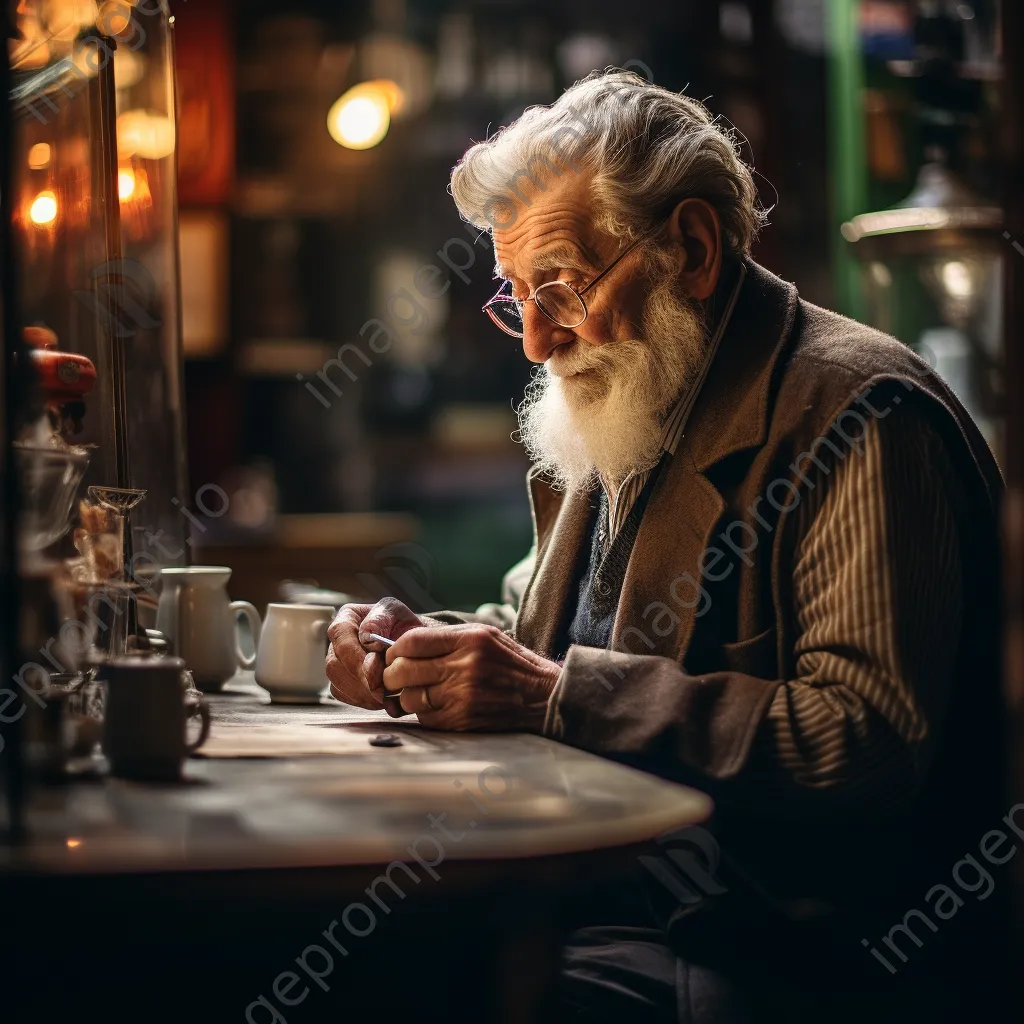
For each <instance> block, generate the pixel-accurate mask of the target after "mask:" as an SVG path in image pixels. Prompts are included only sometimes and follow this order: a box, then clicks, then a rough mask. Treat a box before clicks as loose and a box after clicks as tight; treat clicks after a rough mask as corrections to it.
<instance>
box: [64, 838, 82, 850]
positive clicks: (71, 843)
mask: <svg viewBox="0 0 1024 1024" xmlns="http://www.w3.org/2000/svg"><path fill="white" fill-rule="evenodd" d="M66 844H67V848H68V849H69V850H74V849H77V848H78V847H79V846H81V845H82V840H81V839H77V838H71V839H68V840H66Z"/></svg>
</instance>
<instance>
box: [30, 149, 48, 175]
mask: <svg viewBox="0 0 1024 1024" xmlns="http://www.w3.org/2000/svg"><path fill="white" fill-rule="evenodd" d="M50 155H51V154H50V144H49V143H48V142H37V143H36V144H35V145H34V146H33V147H32V148H31V149H30V150H29V151H28V165H29V167H31V168H32V170H33V171H41V170H42V169H43V168H44V167H48V166H49V164H50Z"/></svg>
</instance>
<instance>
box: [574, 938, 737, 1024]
mask: <svg viewBox="0 0 1024 1024" xmlns="http://www.w3.org/2000/svg"><path fill="white" fill-rule="evenodd" d="M563 957H564V958H563V961H562V995H561V1002H560V1007H559V1008H560V1010H561V1013H562V1016H561V1018H560V1019H564V1020H566V1021H577V1022H579V1024H583V1022H586V1024H605V1022H607V1024H613V1022H614V1024H753V1022H754V1021H755V1020H756V1018H755V1017H754V1016H753V1015H752V1011H751V1008H750V1006H749V1005H748V1003H749V1000H748V999H747V997H746V996H745V995H744V994H743V992H742V991H740V988H739V986H737V985H736V984H735V983H733V982H731V981H730V980H729V979H727V978H726V977H725V976H724V975H722V974H720V973H718V972H717V971H714V970H711V969H710V968H707V967H701V966H699V965H697V964H692V963H689V962H687V961H686V960H684V959H683V958H682V957H679V956H677V955H676V954H675V953H674V952H673V951H672V950H671V949H670V948H669V947H668V946H667V945H666V943H665V934H664V932H662V931H660V930H659V929H656V928H641V927H621V926H620V927H616V926H609V927H589V928H581V929H580V930H579V931H577V932H575V933H573V935H572V936H571V938H570V941H569V943H568V944H567V945H566V947H565V949H564V952H563Z"/></svg>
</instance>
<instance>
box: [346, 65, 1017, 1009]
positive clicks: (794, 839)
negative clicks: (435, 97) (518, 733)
mask: <svg viewBox="0 0 1024 1024" xmlns="http://www.w3.org/2000/svg"><path fill="white" fill-rule="evenodd" d="M452 194H453V196H454V198H455V202H456V204H457V205H458V208H459V211H460V213H461V214H462V215H463V217H464V218H466V219H467V220H469V221H470V222H472V223H473V224H475V225H477V226H479V227H481V228H486V229H488V230H490V231H491V232H492V234H493V240H494V250H495V253H496V256H497V264H496V269H497V275H498V276H499V277H500V278H501V279H502V284H501V288H500V289H499V291H498V293H497V295H495V297H494V298H493V299H492V300H491V301H490V302H489V303H488V304H487V306H486V307H485V308H486V311H487V313H488V314H489V315H490V316H491V319H492V320H494V322H495V324H496V325H497V327H500V328H501V329H502V330H504V331H506V332H507V333H509V334H513V335H515V336H516V337H520V338H522V341H523V349H524V352H525V354H526V356H527V357H528V358H529V359H530V360H532V361H533V362H535V363H537V364H538V365H539V371H538V374H537V376H536V377H535V378H534V380H533V382H532V384H531V386H530V388H529V390H528V393H527V395H526V399H525V401H524V403H523V405H522V407H521V408H520V411H519V418H520V428H521V436H522V440H523V443H524V444H525V446H526V448H527V451H528V452H529V454H530V455H531V457H532V460H533V463H534V466H533V469H532V470H531V472H530V474H529V478H528V483H529V488H530V493H531V499H532V510H533V517H534V524H535V543H534V545H533V550H532V551H531V553H530V556H529V558H528V559H527V560H526V561H525V562H523V563H521V564H520V565H519V566H517V567H515V569H513V570H512V571H511V572H510V574H509V575H508V577H506V585H505V595H504V596H505V602H504V603H503V604H500V605H487V606H484V607H483V608H481V609H479V610H478V611H477V612H476V613H475V614H461V613H438V614H434V615H429V616H422V617H420V616H417V615H415V614H413V613H412V612H411V611H410V610H409V609H407V608H406V607H404V606H402V605H400V604H399V603H398V602H396V601H393V600H385V601H382V602H381V603H379V604H377V605H375V606H373V607H370V606H368V605H348V606H346V607H345V608H343V609H342V610H341V611H340V612H339V614H338V616H337V618H336V620H335V622H334V623H333V624H332V627H331V634H330V635H331V639H332V650H331V652H330V654H329V657H328V675H329V676H330V679H331V683H332V690H333V692H334V694H335V695H336V696H337V697H339V698H340V699H341V700H343V701H347V702H349V703H351V704H355V705H358V706H361V707H367V708H379V707H381V706H383V704H384V701H385V700H386V699H388V698H386V694H387V693H388V692H389V691H399V690H400V691H401V696H400V698H399V699H400V702H401V708H402V711H404V712H405V713H409V714H415V715H417V716H418V718H419V720H420V721H421V722H423V723H424V724H425V725H427V726H431V727H435V728H440V729H463V730H464V729H509V730H533V731H536V732H538V733H543V734H544V735H547V736H551V737H554V738H556V739H559V740H561V741H562V742H565V743H570V744H573V745H576V746H579V747H583V748H585V749H588V750H591V751H595V752H598V753H601V754H606V755H609V756H614V757H617V758H620V759H623V760H628V761H630V762H632V763H634V764H638V765H641V766H643V767H644V768H646V769H648V770H651V771H656V772H658V773H659V774H662V775H664V776H666V777H669V778H673V779H677V780H681V781H685V782H688V783H690V784H692V785H695V786H697V787H699V788H701V789H703V790H705V791H707V792H709V793H711V794H712V795H713V796H714V798H715V801H716V815H715V819H714V821H713V822H712V823H711V824H710V825H709V830H710V831H709V833H707V836H708V837H710V835H713V836H714V843H715V844H717V847H718V851H714V850H712V852H713V853H715V856H714V857H711V858H710V859H709V860H708V861H705V862H704V863H705V867H707V869H708V871H709V872H710V871H711V869H712V868H714V879H713V882H712V884H708V885H706V886H705V891H704V894H703V895H704V896H706V898H705V899H703V901H702V902H700V903H699V904H697V905H696V906H695V905H694V904H693V903H692V902H685V903H678V902H673V900H672V899H671V898H669V894H668V892H667V890H662V889H658V887H657V886H656V885H655V886H646V885H645V884H644V883H643V882H642V881H641V880H640V879H639V878H635V879H632V878H631V879H629V880H623V882H622V883H621V885H620V886H618V887H614V888H613V889H612V890H609V891H603V892H602V893H601V895H600V898H598V897H597V896H596V895H595V897H594V902H593V903H592V905H591V906H590V907H589V908H588V910H589V918H588V919H582V918H581V920H580V921H579V922H578V924H579V925H580V927H579V930H578V931H577V932H576V933H575V934H574V936H573V938H572V941H571V943H570V945H569V946H568V948H567V950H566V956H565V962H564V965H563V972H562V976H563V980H564V986H563V992H562V999H563V1008H564V1011H565V1015H564V1018H563V1019H571V1020H581V1021H582V1020H585V1021H606V1020H607V1021H632V1020H637V1021H648V1020H649V1021H677V1020H678V1021H697V1022H703V1021H712V1020H713V1021H716V1022H717V1021H741V1020H742V1021H747V1020H751V1021H754V1020H758V1021H760V1020H808V1021H814V1022H815V1024H825V1022H826V1021H829V1022H831V1021H835V1020H840V1019H845V1017H844V1014H846V1015H848V1016H849V1017H850V1019H857V1020H860V1019H866V1018H867V1017H871V1018H873V1019H878V1018H879V1016H880V1014H883V1013H884V1012H889V1013H890V1015H891V1016H892V1017H893V1018H894V1019H897V1018H900V1017H902V1018H903V1019H908V1018H907V1015H908V1014H910V1013H911V1011H913V1016H914V1017H915V1019H916V1018H917V1017H919V1016H922V1017H923V1016H925V1015H930V1016H931V1018H932V1019H945V1017H943V1016H942V1014H943V1013H945V1012H946V1011H947V1010H948V1011H949V1012H955V1011H954V1010H953V1008H954V1007H956V1006H957V1005H958V1004H957V1003H956V997H957V991H958V989H957V985H956V984H955V983H956V982H958V981H960V980H962V979H963V975H965V974H967V975H968V976H970V972H971V971H973V970H974V969H975V968H974V967H973V966H968V964H967V961H966V960H964V959H962V958H963V956H965V955H966V954H965V953H964V952H963V950H964V948H966V947H968V946H970V945H971V943H969V942H963V941H960V940H962V939H963V937H964V936H966V935H968V934H973V933H974V932H976V931H977V926H976V927H975V928H974V929H973V931H972V928H971V926H970V923H969V922H968V923H965V921H964V920H960V921H953V920H951V918H952V917H953V915H954V914H956V913H957V911H958V909H959V907H958V906H957V903H959V906H964V904H968V903H969V904H974V905H975V906H976V907H977V906H981V903H980V900H979V899H977V898H975V897H972V896H970V895H967V892H968V891H970V892H974V891H976V890H977V888H978V887H975V889H969V887H968V886H967V885H966V884H965V885H964V887H963V889H957V888H956V886H955V885H953V883H952V882H951V881H950V878H951V876H950V872H951V871H953V870H954V866H955V865H956V864H957V862H958V859H959V858H962V857H963V856H964V854H965V852H966V851H968V850H970V849H974V850H975V852H977V844H978V842H979V840H981V838H982V836H983V835H984V834H985V832H986V830H987V829H991V828H993V827H995V826H996V825H997V824H998V823H999V818H998V816H999V814H1000V813H1002V812H1003V811H1005V808H998V806H993V807H991V808H990V802H991V799H992V797H993V796H994V794H996V793H997V792H998V791H997V788H996V787H997V781H998V770H999V769H998V764H997V763H996V759H995V756H994V752H995V750H996V749H997V747H998V743H999V733H998V730H997V727H996V724H995V723H996V721H997V717H996V716H997V707H998V696H999V690H998V682H997V680H998V675H997V673H998V637H999V611H998V576H999V561H998V545H997V529H996V523H997V506H998V502H999V495H1000V491H1001V480H1000V476H999V472H998V470H997V468H996V466H995V464H994V462H993V459H992V456H991V454H990V452H989V450H988V448H987V446H986V444H985V442H984V440H983V439H982V437H981V436H980V434H979V432H978V431H977V429H976V428H975V426H974V424H973V423H972V422H971V420H970V417H969V416H968V415H967V413H966V412H965V411H964V409H963V407H962V406H961V405H960V403H959V402H958V401H957V399H956V398H955V396H954V395H953V394H952V393H951V392H950V390H949V389H948V388H947V387H946V386H945V385H944V384H943V383H942V381H941V380H940V379H939V378H938V377H937V376H936V375H935V374H934V373H932V372H931V370H930V368H929V367H928V365H927V364H926V363H925V362H923V361H922V360H921V359H919V358H918V357H917V356H915V355H914V354H912V353H911V352H910V351H909V350H908V349H907V348H906V347H904V346H903V345H901V344H899V343H898V342H897V341H895V340H893V339H892V338H889V337H886V336H884V335H882V334H880V333H878V332H876V331H873V330H870V329H868V328H866V327H864V326H862V325H861V324H858V323H855V322H852V321H850V320H847V319H844V318H843V317H841V316H838V315H837V314H834V313H831V312H828V311H826V310H824V309H820V308H818V307H816V306H813V305H811V304H810V303H808V302H806V301H804V300H802V299H801V298H800V297H799V296H798V294H797V292H796V289H795V288H794V287H793V286H792V285H790V284H787V283H786V282H784V281H781V280H780V279H779V278H777V277H775V276H773V275H772V274H770V273H769V272H768V271H767V270H765V269H764V268H762V267H761V266H759V265H758V264H757V263H755V262H753V261H752V260H751V259H750V255H749V252H750V245H751V241H752V239H753V238H754V235H755V233H756V231H757V229H758V228H759V227H760V225H761V223H762V220H763V214H762V213H761V212H760V211H759V210H758V207H757V205H756V199H755V189H754V185H753V181H752V177H751V173H750V170H749V169H748V168H747V167H746V166H745V165H744V164H743V162H742V161H741V160H740V159H739V156H738V154H737V147H736V144H735V142H734V140H733V138H732V137H731V135H730V134H729V133H727V132H726V131H724V130H723V129H722V128H721V127H720V126H719V125H717V124H716V123H715V121H714V120H713V118H712V117H711V116H710V115H709V114H708V112H707V111H706V110H705V108H704V107H703V106H701V104H699V103H697V102H695V101H693V100H691V99H688V98H686V97H685V96H681V95H676V94H673V93H671V92H668V91H666V90H664V89H661V88H658V87H655V86H652V85H650V84H648V83H646V82H644V81H642V80H641V79H639V78H637V77H636V76H633V75H629V74H625V73H607V74H604V75H597V76H592V77H590V78H588V79H587V80H585V81H583V82H580V83H578V84H577V85H576V86H574V87H573V88H571V89H569V90H568V91H567V92H566V93H565V94H564V95H563V96H562V97H561V98H560V99H559V100H558V101H557V102H556V103H555V104H553V105H552V106H550V107H534V108H530V109H529V110H527V111H526V112H525V113H524V114H523V116H522V117H521V118H520V119H519V120H518V121H516V122H515V123H514V124H512V125H510V126H509V127H507V128H505V129H504V130H502V131H501V132H499V133H498V134H497V135H496V136H494V137H493V138H491V139H489V140H488V141H487V142H483V143H479V144H477V145H475V146H473V147H472V148H471V149H470V150H469V151H468V152H467V153H466V155H465V157H464V158H463V160H462V161H461V162H460V163H459V165H458V166H457V167H456V168H455V170H454V171H453V174H452ZM369 633H378V634H384V635H387V636H389V637H391V638H394V639H397V643H396V644H395V645H394V646H393V647H391V648H390V649H389V650H388V651H387V652H386V656H385V655H384V654H383V653H382V650H381V648H380V647H379V646H378V645H376V644H375V643H374V642H373V641H372V640H370V639H369V638H368V634H369ZM390 700H391V702H394V698H391V699H390ZM986 815H989V816H986ZM700 845H702V847H703V848H704V853H705V854H707V852H708V850H709V849H711V847H710V844H709V843H708V842H707V841H705V842H703V843H702V844H700ZM719 853H720V858H721V860H720V863H719V864H717V865H713V864H711V863H710V861H711V860H715V859H717V857H718V855H719ZM961 875H962V872H961ZM940 883H941V884H943V885H940ZM930 886H935V887H936V888H943V891H942V892H941V893H938V894H936V892H935V890H934V889H931V890H930V889H929V887H930ZM951 886H952V888H951ZM937 895H938V898H937ZM943 900H945V901H946V903H945V905H942V901H943ZM915 908H916V912H915ZM950 911H952V913H951V912H950ZM908 912H909V913H908ZM974 912H975V911H974V909H972V908H971V907H965V909H964V910H963V912H962V914H963V918H964V919H966V918H967V917H968V916H969V914H971V913H974ZM940 929H941V930H942V931H943V934H941V935H940V934H937V932H938V931H939V930H940ZM987 934H988V933H987ZM958 943H959V944H958ZM952 950H957V952H956V954H955V955H953V954H952V953H951V951H952ZM950 962H955V963H957V964H958V970H957V971H956V972H953V971H950V970H948V967H947V965H948V964H949V963H950ZM961 988H962V986H961ZM960 1009H961V1010H962V1007H961V1008H960Z"/></svg>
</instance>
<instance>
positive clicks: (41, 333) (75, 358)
mask: <svg viewBox="0 0 1024 1024" xmlns="http://www.w3.org/2000/svg"><path fill="white" fill-rule="evenodd" d="M23 336H24V339H25V342H26V344H27V345H29V346H30V356H31V359H32V365H33V366H34V367H35V368H36V372H37V373H38V374H39V388H40V390H41V391H42V392H43V395H44V396H45V399H46V401H47V402H49V403H61V404H62V403H64V402H77V401H81V399H82V397H83V396H84V395H87V394H88V393H89V392H90V391H92V389H93V387H94V386H95V384H96V367H95V366H94V365H93V362H92V360H91V359H89V358H88V357H86V356H82V355H78V354H77V353H75V352H62V351H61V350H60V349H58V348H57V335H56V334H54V333H53V331H51V330H50V329H49V328H48V327H26V328H25V330H24V332H23Z"/></svg>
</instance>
